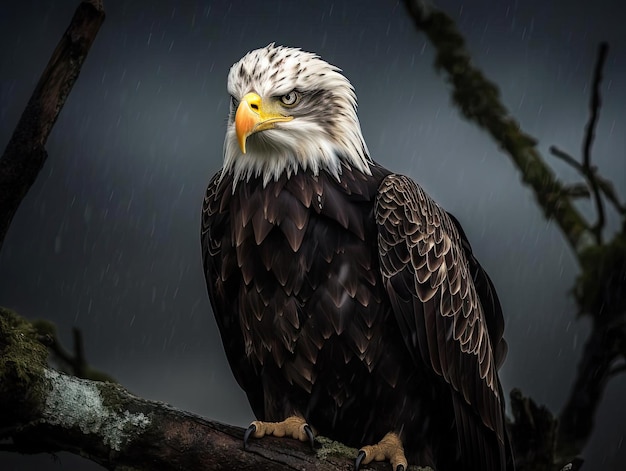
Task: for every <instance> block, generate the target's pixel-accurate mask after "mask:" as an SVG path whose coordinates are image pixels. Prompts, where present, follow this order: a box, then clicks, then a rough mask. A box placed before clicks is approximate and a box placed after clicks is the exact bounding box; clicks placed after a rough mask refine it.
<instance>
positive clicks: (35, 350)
mask: <svg viewBox="0 0 626 471" xmlns="http://www.w3.org/2000/svg"><path fill="white" fill-rule="evenodd" d="M40 339H41V335H40V334H39V332H38V331H37V329H35V327H33V325H32V324H31V323H30V322H28V321H26V320H25V319H23V318H21V317H19V316H18V315H17V314H15V313H14V312H12V311H10V310H8V309H4V308H0V439H2V440H5V441H6V440H10V441H11V444H10V445H9V446H8V447H7V446H6V445H5V446H4V449H5V450H6V449H8V448H10V449H12V450H13V451H18V452H21V453H41V452H48V453H54V452H57V451H69V452H71V453H77V454H80V455H82V456H84V457H86V458H88V459H90V460H92V461H95V462H96V463H99V464H101V465H102V466H104V467H105V468H107V469H125V470H150V471H160V470H167V471H169V470H176V469H222V468H225V469H238V470H255V471H263V470H267V471H269V470H275V471H287V470H289V471H293V470H294V469H298V470H303V471H312V470H316V471H325V470H326V471H330V470H333V471H334V470H346V471H347V470H352V469H353V466H354V458H355V457H356V454H357V450H355V449H352V448H348V447H345V446H343V445H341V444H338V443H336V442H333V441H331V440H328V439H325V438H323V437H318V439H317V440H316V448H315V450H311V449H310V448H309V446H308V444H304V443H300V442H298V441H296V440H291V439H286V438H283V439H278V438H272V437H268V438H263V439H262V440H254V441H252V442H251V443H250V444H249V447H248V451H244V450H243V433H244V431H243V429H241V428H239V427H233V426H231V425H225V424H221V423H218V422H214V421H210V420H206V419H203V418H202V417H199V416H197V415H194V414H191V413H188V412H184V411H181V410H177V409H175V408H173V407H171V406H168V405H167V404H163V403H160V402H155V401H148V400H146V399H142V398H139V397H137V396H134V395H133V394H131V393H129V392H128V391H126V390H125V389H124V388H122V387H121V386H119V385H117V384H113V383H107V382H99V381H91V380H85V379H80V378H76V377H74V376H69V375H65V374H63V373H60V372H58V371H55V370H53V369H51V368H49V367H48V365H47V363H46V356H47V352H46V347H45V346H44V345H43V344H42V343H41V342H40ZM388 466H389V464H388V463H374V464H371V465H368V466H367V469H370V470H387V469H388ZM410 469H413V470H416V469H417V468H410ZM424 470H425V471H426V469H424Z"/></svg>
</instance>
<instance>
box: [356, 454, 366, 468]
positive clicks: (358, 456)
mask: <svg viewBox="0 0 626 471" xmlns="http://www.w3.org/2000/svg"><path fill="white" fill-rule="evenodd" d="M363 458H365V452H364V451H363V450H359V454H358V455H356V460H355V461H354V471H359V468H360V467H361V462H362V461H363Z"/></svg>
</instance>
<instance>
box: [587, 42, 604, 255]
mask: <svg viewBox="0 0 626 471" xmlns="http://www.w3.org/2000/svg"><path fill="white" fill-rule="evenodd" d="M608 50H609V45H608V44H607V43H605V42H603V43H600V47H599V49H598V59H597V61H596V67H595V69H594V72H593V88H592V92H591V101H590V103H589V108H590V110H591V116H590V117H589V122H588V123H587V127H586V132H585V140H584V141H583V169H584V174H585V176H586V177H587V181H588V182H589V186H591V191H592V192H593V199H594V201H595V202H596V210H597V211H598V221H597V222H596V223H595V224H594V226H593V227H592V229H591V230H592V231H593V233H594V235H595V237H596V241H597V242H598V244H602V229H604V203H603V202H602V198H601V197H600V188H599V185H598V181H597V179H596V178H595V174H596V169H595V168H594V167H592V166H591V146H592V144H593V138H594V135H595V128H596V125H597V122H598V115H599V111H600V106H601V100H600V83H601V82H602V68H603V67H604V62H605V61H606V56H607V53H608Z"/></svg>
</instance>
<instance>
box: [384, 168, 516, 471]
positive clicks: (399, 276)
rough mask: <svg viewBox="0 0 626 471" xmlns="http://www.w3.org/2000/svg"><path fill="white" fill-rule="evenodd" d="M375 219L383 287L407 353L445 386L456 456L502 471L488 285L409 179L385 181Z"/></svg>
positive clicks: (451, 224)
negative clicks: (458, 447)
mask: <svg viewBox="0 0 626 471" xmlns="http://www.w3.org/2000/svg"><path fill="white" fill-rule="evenodd" d="M375 215H376V222H377V224H378V229H379V244H378V245H379V254H380V262H381V263H380V266H381V272H382V276H383V281H384V284H385V287H386V290H387V293H388V295H389V297H390V300H391V303H392V306H393V310H394V314H395V317H396V320H397V322H398V325H399V326H400V329H401V330H402V332H403V337H404V340H405V343H406V345H407V347H408V349H409V351H410V352H411V354H412V355H413V358H414V360H415V361H416V362H417V363H418V364H420V365H425V366H426V368H427V369H432V371H434V372H435V373H436V374H438V375H440V376H441V377H442V378H443V380H444V381H445V382H447V383H448V384H449V385H450V387H451V389H452V391H453V393H452V395H453V402H454V409H455V415H456V420H457V430H458V434H459V442H460V444H461V447H462V449H463V453H464V456H469V457H470V458H469V459H470V461H471V463H473V465H474V466H475V469H485V470H487V469H504V462H505V453H504V442H505V437H504V433H505V432H504V418H503V414H504V412H503V398H502V397H501V388H500V384H499V380H498V376H497V366H498V364H499V363H500V361H501V360H500V359H499V356H501V353H500V352H499V344H500V343H501V338H502V330H503V329H502V325H501V324H502V322H501V321H500V319H498V316H499V317H500V318H501V316H502V313H501V310H500V305H499V302H498V301H497V297H495V290H494V289H493V285H492V284H491V281H490V280H489V278H488V277H487V275H486V273H484V271H483V270H482V268H480V265H479V264H478V262H477V261H476V260H475V259H474V258H473V255H471V248H470V246H469V243H468V242H467V239H466V237H465V234H463V232H462V230H460V229H458V228H460V226H459V224H458V222H457V221H456V220H455V219H453V218H452V217H450V216H449V215H448V214H447V213H446V212H445V211H444V210H442V209H441V208H440V207H439V206H438V205H437V204H436V203H435V202H434V201H433V200H432V199H431V198H430V197H429V196H428V195H426V193H425V192H424V191H423V190H422V189H421V188H420V187H419V186H418V185H417V184H415V183H414V182H413V181H412V180H411V179H409V178H407V177H404V176H400V175H389V176H388V177H386V178H385V180H384V181H383V182H382V184H381V186H380V188H379V194H378V197H377V199H376V207H375ZM475 280H477V283H476V284H475ZM477 288H480V290H481V292H480V295H479V292H478V290H477ZM482 297H486V300H485V305H486V307H487V309H489V310H490V312H487V313H486V312H485V310H484V307H485V306H483V300H482ZM494 432H495V434H494ZM496 463H500V464H501V465H502V466H500V467H482V468H480V466H491V465H494V466H495V464H496ZM472 469H474V468H472Z"/></svg>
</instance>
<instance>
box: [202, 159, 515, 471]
mask: <svg viewBox="0 0 626 471" xmlns="http://www.w3.org/2000/svg"><path fill="white" fill-rule="evenodd" d="M459 231H461V229H460V227H459V226H458V223H457V222H456V220H454V219H453V218H450V217H449V216H448V215H447V213H446V212H445V211H443V210H442V209H440V208H439V207H438V206H437V205H436V204H435V203H434V202H433V201H432V200H431V199H430V198H429V197H428V196H426V195H425V194H424V193H423V191H422V190H421V189H420V188H419V187H418V186H417V185H415V183H413V182H412V181H411V180H409V179H408V178H406V177H401V176H396V175H391V174H390V172H388V171H387V170H385V169H383V168H381V167H378V166H373V167H372V175H371V176H367V175H364V174H362V173H360V172H356V171H351V170H350V169H348V168H344V169H343V173H342V177H341V181H340V182H337V181H336V180H335V179H334V178H333V177H331V176H329V175H328V174H326V173H321V174H320V175H319V176H317V177H315V176H312V175H311V174H309V173H306V172H301V173H298V174H296V175H293V176H291V178H286V177H285V176H283V177H282V178H281V179H280V180H279V181H276V182H270V183H269V184H268V185H267V186H266V187H263V185H262V182H261V181H260V180H259V179H251V180H250V181H248V182H244V181H241V182H238V183H237V185H236V187H235V190H234V191H233V182H232V177H231V176H230V175H223V176H222V175H221V174H218V175H216V176H215V177H214V178H213V180H212V181H211V183H210V185H209V188H208V190H207V195H206V197H205V202H204V208H203V219H202V248H203V254H204V266H205V272H206V277H207V286H208V289H209V296H210V299H211V304H212V306H213V310H214V313H215V317H216V320H217V323H218V326H219V329H220V333H221V335H222V340H223V342H224V347H225V350H226V354H227V357H228V360H229V362H230V365H231V368H232V370H233V373H234V375H235V377H236V379H237V381H238V382H239V384H240V385H241V387H242V388H243V389H244V390H245V391H246V393H247V395H248V398H249V401H250V404H251V406H252V409H253V411H254V413H255V415H256V416H257V417H258V418H259V419H261V420H274V421H276V420H283V419H284V418H286V417H287V416H289V415H293V414H301V415H303V416H304V417H305V419H306V420H307V421H308V423H309V424H310V425H311V426H313V427H314V428H315V429H317V430H318V432H319V433H321V434H322V435H325V436H328V437H331V438H334V439H336V440H339V441H342V442H344V443H347V444H349V445H352V446H361V445H365V444H372V443H375V442H377V441H378V440H380V439H381V438H382V437H383V436H384V435H385V434H386V433H387V432H390V431H395V432H397V433H399V434H400V436H401V437H402V439H403V441H404V445H405V451H406V454H407V458H408V460H409V462H412V463H419V464H430V465H436V466H437V469H440V470H446V469H465V470H476V471H477V470H483V471H488V470H499V469H507V468H506V467H507V462H510V454H509V452H508V448H507V445H506V442H507V440H506V433H505V430H504V417H503V414H504V412H503V410H504V408H503V399H502V397H501V390H500V383H499V380H498V377H497V366H498V365H499V363H501V361H502V359H503V356H504V352H505V348H504V347H505V344H504V342H503V340H502V331H503V321H502V312H501V310H500V305H499V302H498V300H497V297H496V295H495V290H494V289H493V286H492V284H491V281H490V280H489V278H488V277H487V275H486V273H485V272H484V271H483V270H482V268H481V267H480V265H479V264H478V262H477V261H476V260H475V259H474V257H473V255H472V254H471V248H470V246H469V243H467V239H466V238H465V236H464V234H463V233H462V231H461V232H460V233H459ZM509 465H510V463H509Z"/></svg>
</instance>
